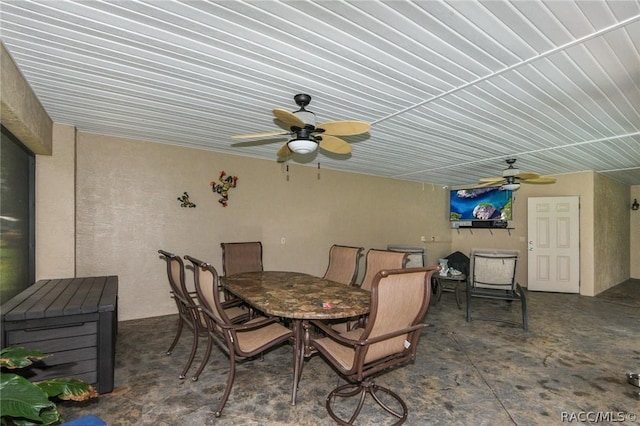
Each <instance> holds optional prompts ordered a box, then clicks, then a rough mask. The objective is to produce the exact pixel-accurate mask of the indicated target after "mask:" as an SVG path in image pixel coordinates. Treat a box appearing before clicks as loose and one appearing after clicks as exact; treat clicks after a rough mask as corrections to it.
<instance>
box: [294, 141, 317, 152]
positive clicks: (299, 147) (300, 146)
mask: <svg viewBox="0 0 640 426" xmlns="http://www.w3.org/2000/svg"><path fill="white" fill-rule="evenodd" d="M287 145H288V146H289V149H290V150H291V151H293V152H295V153H296V154H309V153H310V152H313V151H315V150H316V149H317V148H318V144H317V142H314V141H312V140H309V139H292V140H290V141H289V143H288V144H287Z"/></svg>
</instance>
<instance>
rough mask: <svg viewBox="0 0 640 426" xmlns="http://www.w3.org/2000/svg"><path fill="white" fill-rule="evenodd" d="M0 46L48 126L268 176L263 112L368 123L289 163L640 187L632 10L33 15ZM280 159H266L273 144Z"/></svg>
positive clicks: (7, 25) (188, 9)
mask: <svg viewBox="0 0 640 426" xmlns="http://www.w3.org/2000/svg"><path fill="white" fill-rule="evenodd" d="M0 13H1V15H0V19H1V22H0V24H1V31H2V32H1V37H2V41H3V42H4V43H5V46H6V47H7V49H8V50H9V52H10V53H11V55H12V56H13V57H14V59H15V61H16V62H17V64H18V66H19V67H20V69H21V70H22V72H23V73H24V75H25V77H26V78H27V80H28V81H29V83H30V84H31V86H32V87H33V90H34V91H35V93H36V95H37V96H38V98H39V99H40V101H41V102H42V104H43V105H44V107H45V109H46V110H47V111H48V113H49V114H50V116H51V117H52V119H53V120H54V121H55V122H58V123H63V124H71V125H74V126H76V127H77V128H78V129H79V130H81V131H84V132H90V133H96V134H105V135H113V136H121V137H128V138H135V139H142V140H148V141H155V142H160V143H167V144H175V145H182V146H191V147H197V148H203V149H209V150H214V151H219V152H224V153H229V154H237V155H246V156H251V157H258V158H267V159H273V160H274V161H275V160H276V151H277V150H278V148H279V147H280V145H281V144H282V142H283V141H282V140H278V141H275V140H273V139H271V140H267V141H264V140H256V141H245V142H240V143H238V142H236V143H234V141H232V140H231V139H230V136H231V135H234V134H244V133H254V132H261V131H269V130H278V129H279V128H278V127H277V126H276V123H274V121H273V116H272V114H271V110H272V109H273V108H283V109H288V110H291V111H293V110H295V109H297V107H296V105H295V104H294V102H293V96H294V95H295V94H297V93H307V94H309V95H311V96H312V101H311V104H310V105H309V107H308V109H309V110H311V111H314V112H315V113H316V115H317V117H318V121H319V122H323V121H331V120H342V119H356V120H364V121H367V122H370V123H371V124H372V129H371V132H370V133H369V134H367V135H365V136H360V137H351V138H346V139H348V140H349V142H352V146H353V153H352V154H351V155H350V156H348V157H347V158H345V157H344V156H336V155H330V154H325V153H323V152H319V153H315V154H311V155H307V156H298V157H294V158H293V159H292V160H290V161H292V162H294V163H296V162H298V163H312V164H313V165H314V166H315V165H316V163H318V162H320V163H321V166H322V167H324V168H331V169H337V170H344V171H351V172H357V173H366V174H373V175H380V176H387V177H394V178H400V179H407V180H415V181H420V182H430V183H435V184H442V185H462V184H469V183H474V182H476V180H477V179H478V178H479V177H486V176H495V175H498V176H499V175H500V172H501V170H502V169H503V168H504V167H505V163H504V161H503V160H504V159H505V158H508V157H516V158H517V159H518V163H517V164H518V165H519V167H520V169H521V170H523V171H535V172H538V173H541V174H544V175H547V174H561V173H570V172H578V171H584V170H595V171H597V172H600V173H604V174H607V175H609V176H611V177H612V178H614V179H616V180H619V181H621V182H623V183H626V184H629V185H638V184H640V2H639V1H637V0H623V1H567V0H560V1H544V2H543V1H533V0H531V1H514V2H506V1H488V2H478V1H451V2H440V1H384V2H381V1H273V0H259V1H201V0H200V1H188V2H174V1H133V0H127V1H118V2H116V1H98V0H91V1H57V0H49V1H27V0H3V1H2V3H1V4H0ZM266 142H270V143H266Z"/></svg>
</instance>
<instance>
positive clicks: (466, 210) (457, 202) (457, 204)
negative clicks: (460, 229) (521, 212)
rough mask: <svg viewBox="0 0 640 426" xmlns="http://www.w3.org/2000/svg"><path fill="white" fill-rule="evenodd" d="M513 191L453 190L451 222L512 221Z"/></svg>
mask: <svg viewBox="0 0 640 426" xmlns="http://www.w3.org/2000/svg"><path fill="white" fill-rule="evenodd" d="M512 204H513V195H512V191H509V190H506V189H502V188H501V187H499V186H491V187H487V188H473V189H453V190H451V191H450V197H449V220H450V221H452V222H455V221H473V220H511V219H512Z"/></svg>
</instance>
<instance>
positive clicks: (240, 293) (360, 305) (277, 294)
mask: <svg viewBox="0 0 640 426" xmlns="http://www.w3.org/2000/svg"><path fill="white" fill-rule="evenodd" d="M222 283H223V286H224V288H225V289H226V290H228V291H229V292H230V293H232V294H233V295H235V296H236V297H239V298H240V299H242V300H243V301H245V302H246V303H247V304H249V305H250V306H252V307H253V308H254V309H256V310H258V311H261V312H264V313H265V314H267V315H272V316H277V317H281V318H288V319H291V320H293V333H294V339H295V343H294V351H293V356H294V367H293V389H292V392H291V404H292V405H295V403H296V394H297V390H298V384H299V382H300V377H301V375H302V367H303V363H304V358H305V356H309V355H310V354H311V348H310V347H309V345H308V342H309V320H312V319H316V320H331V319H340V318H351V317H358V316H360V315H365V314H367V313H369V303H370V300H371V293H370V292H368V291H367V290H363V289H361V288H359V287H354V286H348V285H345V284H341V283H337V282H335V281H330V280H326V279H324V278H319V277H315V276H313V275H309V274H305V273H301V272H286V271H259V272H244V273H241V274H235V275H231V276H228V277H224V278H222Z"/></svg>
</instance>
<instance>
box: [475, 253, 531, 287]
mask: <svg viewBox="0 0 640 426" xmlns="http://www.w3.org/2000/svg"><path fill="white" fill-rule="evenodd" d="M519 257H520V251H519V250H500V249H472V250H471V278H470V281H469V282H470V285H471V287H472V288H474V287H477V288H487V289H496V290H515V288H516V266H517V264H518V258H519Z"/></svg>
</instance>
